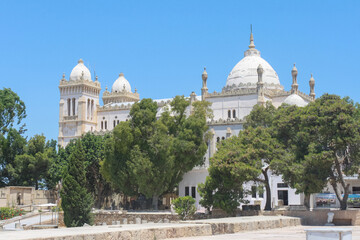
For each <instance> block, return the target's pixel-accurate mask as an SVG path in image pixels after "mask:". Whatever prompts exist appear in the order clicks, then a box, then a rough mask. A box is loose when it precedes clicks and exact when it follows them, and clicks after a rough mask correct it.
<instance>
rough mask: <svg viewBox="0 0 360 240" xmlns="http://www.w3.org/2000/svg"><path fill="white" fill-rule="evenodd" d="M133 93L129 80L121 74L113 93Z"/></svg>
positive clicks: (112, 90) (112, 89) (113, 87)
mask: <svg viewBox="0 0 360 240" xmlns="http://www.w3.org/2000/svg"><path fill="white" fill-rule="evenodd" d="M123 91H125V92H131V86H130V83H129V81H128V80H126V78H125V77H124V74H123V73H120V74H119V77H118V79H116V80H115V82H114V84H113V85H112V88H111V92H123Z"/></svg>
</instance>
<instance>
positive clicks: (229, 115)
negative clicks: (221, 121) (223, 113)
mask: <svg viewBox="0 0 360 240" xmlns="http://www.w3.org/2000/svg"><path fill="white" fill-rule="evenodd" d="M228 118H231V110H229V111H228Z"/></svg>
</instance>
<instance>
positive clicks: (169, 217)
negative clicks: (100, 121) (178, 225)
mask: <svg viewBox="0 0 360 240" xmlns="http://www.w3.org/2000/svg"><path fill="white" fill-rule="evenodd" d="M179 220H180V219H179V216H178V215H177V214H171V213H170V212H164V213H162V212H122V211H99V212H95V213H94V223H95V225H103V223H106V224H107V225H111V224H112V223H113V222H116V221H120V223H121V224H130V223H134V224H140V223H142V222H144V221H145V222H153V223H164V222H165V223H166V222H175V221H179Z"/></svg>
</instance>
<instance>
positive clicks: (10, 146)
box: [0, 88, 26, 187]
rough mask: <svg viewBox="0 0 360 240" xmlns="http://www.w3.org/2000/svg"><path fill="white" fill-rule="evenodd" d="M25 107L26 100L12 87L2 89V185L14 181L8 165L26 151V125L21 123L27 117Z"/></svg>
mask: <svg viewBox="0 0 360 240" xmlns="http://www.w3.org/2000/svg"><path fill="white" fill-rule="evenodd" d="M25 109H26V108H25V104H24V102H23V101H21V99H20V98H19V96H18V95H17V94H16V93H15V92H13V91H11V89H10V88H4V89H2V90H0V187H3V186H6V185H8V184H9V183H10V182H11V181H12V177H11V176H10V175H9V171H8V170H9V169H8V165H9V164H13V163H14V161H15V156H17V155H20V154H23V153H24V147H25V144H26V139H25V138H24V137H23V136H22V134H23V133H24V132H25V129H24V127H25V125H20V124H21V122H22V120H23V119H24V118H25V117H26V110H25Z"/></svg>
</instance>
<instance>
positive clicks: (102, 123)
mask: <svg viewBox="0 0 360 240" xmlns="http://www.w3.org/2000/svg"><path fill="white" fill-rule="evenodd" d="M101 129H104V122H103V121H101Z"/></svg>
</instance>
